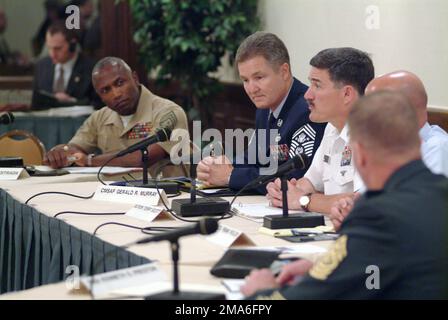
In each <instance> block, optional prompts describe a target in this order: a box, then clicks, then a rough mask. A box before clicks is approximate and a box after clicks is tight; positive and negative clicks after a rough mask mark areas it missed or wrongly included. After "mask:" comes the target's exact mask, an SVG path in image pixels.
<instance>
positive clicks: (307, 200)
mask: <svg viewBox="0 0 448 320" xmlns="http://www.w3.org/2000/svg"><path fill="white" fill-rule="evenodd" d="M299 202H300V205H301V206H306V205H308V203H310V197H308V196H301V197H300V199H299Z"/></svg>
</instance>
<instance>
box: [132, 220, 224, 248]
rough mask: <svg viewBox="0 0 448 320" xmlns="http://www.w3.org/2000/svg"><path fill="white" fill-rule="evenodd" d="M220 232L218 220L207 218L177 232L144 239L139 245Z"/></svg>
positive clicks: (138, 242)
mask: <svg viewBox="0 0 448 320" xmlns="http://www.w3.org/2000/svg"><path fill="white" fill-rule="evenodd" d="M216 230H218V221H217V220H216V219H211V218H205V219H202V220H200V221H199V222H197V223H195V224H194V225H193V226H188V227H185V228H179V229H177V230H175V231H170V232H165V233H163V234H159V235H156V236H153V237H148V238H144V239H142V240H139V241H137V242H136V243H137V244H142V243H148V242H155V241H164V240H168V241H175V240H177V239H179V238H180V237H183V236H189V235H193V234H204V235H206V234H212V233H215V232H216Z"/></svg>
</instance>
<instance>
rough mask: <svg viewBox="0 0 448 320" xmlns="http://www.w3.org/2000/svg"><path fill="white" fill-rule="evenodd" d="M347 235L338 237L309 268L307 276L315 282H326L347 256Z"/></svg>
mask: <svg viewBox="0 0 448 320" xmlns="http://www.w3.org/2000/svg"><path fill="white" fill-rule="evenodd" d="M347 239H348V237H347V235H343V236H341V237H339V239H338V240H336V241H335V243H334V244H333V246H332V247H331V248H330V250H329V251H328V252H327V253H326V254H325V255H324V256H323V257H322V258H320V259H319V260H317V262H316V264H315V265H314V266H313V267H312V268H311V270H310V272H309V274H310V276H311V277H313V278H315V279H317V280H327V278H328V277H329V276H330V275H331V274H332V273H333V271H334V270H335V269H336V268H337V267H338V266H339V264H340V263H341V262H342V261H343V260H344V259H345V257H346V256H347Z"/></svg>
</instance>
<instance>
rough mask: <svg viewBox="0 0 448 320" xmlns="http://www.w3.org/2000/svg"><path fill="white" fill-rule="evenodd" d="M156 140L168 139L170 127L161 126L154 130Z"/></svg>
mask: <svg viewBox="0 0 448 320" xmlns="http://www.w3.org/2000/svg"><path fill="white" fill-rule="evenodd" d="M156 136H157V140H158V141H159V142H164V141H168V140H170V138H171V129H170V128H162V129H160V130H158V131H157V132H156Z"/></svg>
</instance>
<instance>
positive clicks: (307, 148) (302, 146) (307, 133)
mask: <svg viewBox="0 0 448 320" xmlns="http://www.w3.org/2000/svg"><path fill="white" fill-rule="evenodd" d="M315 139H316V131H315V130H314V129H313V127H311V126H310V125H309V124H306V125H304V126H302V127H301V128H300V129H299V130H297V131H296V132H295V133H294V134H293V135H292V139H291V148H290V150H289V156H290V157H291V158H292V157H294V156H295V155H298V154H305V155H307V156H308V157H312V156H313V149H314V141H315Z"/></svg>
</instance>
